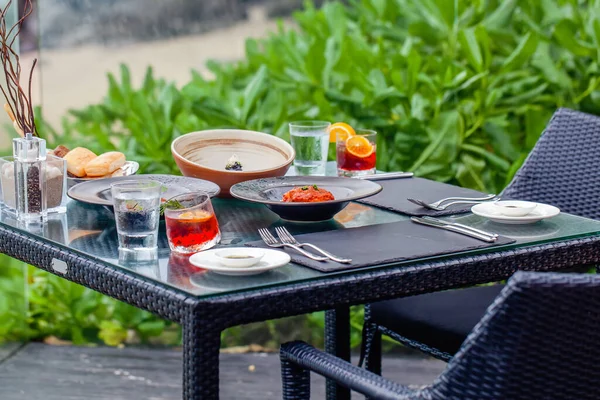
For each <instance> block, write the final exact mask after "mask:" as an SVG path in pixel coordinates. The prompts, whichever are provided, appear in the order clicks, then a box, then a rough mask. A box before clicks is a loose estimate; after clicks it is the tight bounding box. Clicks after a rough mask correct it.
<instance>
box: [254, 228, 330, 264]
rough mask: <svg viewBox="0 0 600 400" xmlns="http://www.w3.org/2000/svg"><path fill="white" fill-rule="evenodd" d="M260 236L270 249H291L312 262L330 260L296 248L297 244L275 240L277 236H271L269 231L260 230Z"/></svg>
mask: <svg viewBox="0 0 600 400" xmlns="http://www.w3.org/2000/svg"><path fill="white" fill-rule="evenodd" d="M258 234H259V235H260V238H261V239H262V240H263V242H265V244H266V245H267V246H269V247H275V248H282V247H289V248H292V249H294V250H296V251H297V252H298V253H300V254H302V255H303V256H305V257H308V258H310V259H311V260H315V261H327V260H328V258H327V257H321V256H318V255H316V254H313V253H309V252H308V251H306V250H302V249H301V248H300V247H298V246H296V245H295V244H290V243H282V242H280V241H279V240H277V239H275V236H273V235H272V234H271V232H269V230H268V229H265V228H261V229H259V230H258Z"/></svg>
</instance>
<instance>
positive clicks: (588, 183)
mask: <svg viewBox="0 0 600 400" xmlns="http://www.w3.org/2000/svg"><path fill="white" fill-rule="evenodd" d="M598 154H600V118H599V117H596V116H592V115H588V114H585V113H581V112H577V111H573V110H568V109H559V110H558V111H557V112H556V113H555V114H554V116H553V117H552V120H551V121H550V123H549V124H548V127H547V128H546V130H545V131H544V133H543V134H542V136H541V138H540V139H539V141H538V143H537V144H536V146H535V148H534V149H533V151H532V152H531V154H530V155H529V157H528V158H527V160H526V161H525V163H524V165H523V166H522V167H521V169H520V170H519V171H518V172H517V174H516V175H515V178H514V179H513V181H512V182H511V183H510V184H509V185H508V186H507V187H506V189H504V191H503V194H502V195H503V197H505V198H515V199H520V200H530V201H537V202H541V203H548V204H553V205H556V206H558V207H560V208H561V210H562V211H565V212H569V213H571V214H576V215H580V216H584V217H588V218H594V219H600V163H599V161H598ZM502 287H503V286H502V285H494V286H485V287H474V288H468V289H459V290H452V291H446V292H440V293H431V294H424V295H419V296H412V297H407V298H402V299H396V300H389V301H383V302H378V303H373V304H370V305H367V306H366V309H365V325H364V330H363V349H362V352H361V361H360V364H361V365H362V362H363V361H364V360H366V363H365V364H366V367H367V369H369V370H370V371H373V372H376V373H381V335H382V334H385V335H387V336H390V337H392V338H393V339H395V340H397V341H399V342H401V343H403V344H404V345H406V346H409V347H413V348H416V349H418V350H421V351H424V352H426V353H429V354H430V355H432V356H434V357H437V358H439V359H442V360H445V361H448V360H450V359H451V358H452V356H453V355H454V354H455V353H456V352H457V351H458V349H459V348H460V346H461V344H462V342H463V341H464V339H465V338H466V336H467V334H468V333H469V332H470V331H471V330H472V328H473V326H475V324H476V323H477V321H479V319H480V318H481V316H482V315H483V314H484V312H485V310H486V308H487V307H488V305H489V304H491V302H492V301H493V299H494V298H495V297H496V295H497V294H498V293H500V291H501V290H502Z"/></svg>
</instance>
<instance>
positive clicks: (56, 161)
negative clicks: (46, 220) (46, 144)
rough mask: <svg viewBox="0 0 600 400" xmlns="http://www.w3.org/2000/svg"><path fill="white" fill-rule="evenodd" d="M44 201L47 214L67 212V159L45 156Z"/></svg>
mask: <svg viewBox="0 0 600 400" xmlns="http://www.w3.org/2000/svg"><path fill="white" fill-rule="evenodd" d="M46 203H47V207H48V210H47V212H48V214H62V213H65V212H67V160H65V159H64V158H60V157H56V156H54V155H51V154H48V155H47V156H46Z"/></svg>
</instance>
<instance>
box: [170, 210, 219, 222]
mask: <svg viewBox="0 0 600 400" xmlns="http://www.w3.org/2000/svg"><path fill="white" fill-rule="evenodd" d="M211 217H212V214H211V213H209V212H206V211H202V210H196V211H186V212H183V213H181V214H179V216H178V217H177V219H178V220H180V221H181V222H195V223H197V222H205V221H208V220H209V219H210V218H211Z"/></svg>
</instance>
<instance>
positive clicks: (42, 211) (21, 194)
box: [13, 133, 47, 222]
mask: <svg viewBox="0 0 600 400" xmlns="http://www.w3.org/2000/svg"><path fill="white" fill-rule="evenodd" d="M13 156H14V159H15V194H16V203H17V204H16V206H17V207H16V209H17V219H19V220H24V221H31V222H33V221H43V220H44V219H45V218H46V209H47V207H46V141H45V140H44V139H40V138H38V137H34V136H33V135H32V134H31V133H27V134H26V135H25V137H22V138H16V139H13Z"/></svg>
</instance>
